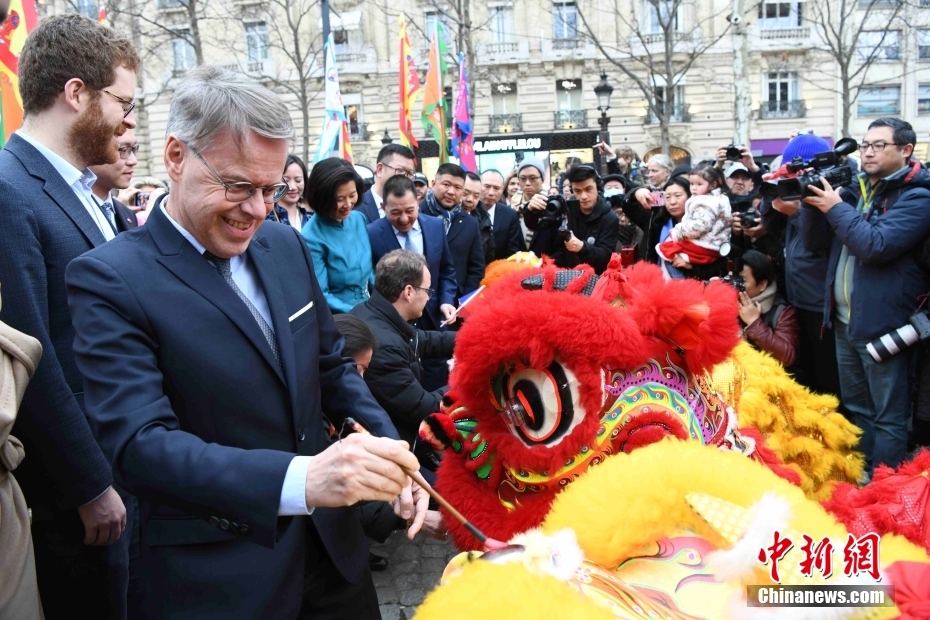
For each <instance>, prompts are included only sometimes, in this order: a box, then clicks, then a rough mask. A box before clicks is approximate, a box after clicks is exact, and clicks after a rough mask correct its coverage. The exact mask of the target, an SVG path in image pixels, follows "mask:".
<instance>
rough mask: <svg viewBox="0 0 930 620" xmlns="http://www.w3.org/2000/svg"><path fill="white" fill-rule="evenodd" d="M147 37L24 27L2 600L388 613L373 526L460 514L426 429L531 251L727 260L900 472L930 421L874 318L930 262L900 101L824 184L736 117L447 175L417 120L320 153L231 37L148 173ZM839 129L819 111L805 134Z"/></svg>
mask: <svg viewBox="0 0 930 620" xmlns="http://www.w3.org/2000/svg"><path fill="white" fill-rule="evenodd" d="M87 50H93V53H92V54H88V53H87ZM139 65H140V59H139V57H138V55H137V53H136V51H135V50H134V48H133V46H132V44H131V43H130V41H129V40H128V39H127V38H126V37H124V36H122V35H120V34H118V33H116V32H114V31H113V30H111V29H109V28H106V27H105V26H102V25H100V24H98V23H96V22H94V21H93V20H90V19H87V18H83V17H80V16H77V15H74V14H70V15H63V16H59V17H53V18H49V19H47V20H44V21H43V22H42V23H41V24H40V25H39V26H38V27H37V28H36V30H35V31H34V32H33V33H32V34H31V35H30V37H29V38H28V39H27V41H26V44H25V46H24V48H23V51H22V54H21V56H20V60H19V67H20V69H19V71H20V75H19V79H20V84H19V86H20V90H21V93H22V97H23V108H24V112H25V116H24V123H23V126H22V128H21V129H19V130H18V131H16V132H15V133H14V134H13V136H12V137H11V138H10V140H9V142H8V143H7V145H6V147H5V148H4V149H3V151H2V152H0V284H2V286H3V288H2V293H3V304H2V306H0V320H2V322H3V323H5V324H6V325H8V326H9V328H12V329H14V330H17V331H18V332H22V333H23V334H26V337H27V338H28V340H27V341H26V342H27V344H24V345H21V346H20V347H19V349H18V350H30V351H33V352H34V353H33V355H32V358H29V359H33V362H32V366H33V370H32V373H34V376H32V379H31V382H30V383H29V385H28V387H25V388H24V389H23V390H21V391H20V392H19V394H20V397H21V398H22V403H21V406H20V408H19V413H18V418H16V423H15V425H14V426H13V427H12V434H13V435H15V437H16V440H15V443H12V442H14V440H13V439H12V437H11V438H10V439H7V437H6V435H7V434H8V433H9V431H10V428H9V424H7V425H6V426H5V427H3V428H0V431H2V432H3V433H4V434H2V435H0V437H2V438H3V440H4V444H3V445H7V444H9V445H13V446H14V448H15V451H16V454H18V455H19V456H18V459H19V460H21V461H22V463H21V464H19V463H16V464H14V465H9V464H8V462H7V460H4V461H3V463H4V469H0V472H3V473H4V474H8V473H9V472H10V471H12V470H13V469H14V468H15V480H16V482H18V485H19V486H17V487H15V488H14V487H13V486H11V485H9V484H7V485H6V486H0V499H2V497H4V496H5V495H4V494H9V495H10V496H11V497H15V498H18V499H17V500H16V501H17V502H18V503H15V502H14V505H15V506H17V507H18V508H17V509H18V510H19V513H18V516H19V522H20V525H21V530H22V531H21V532H20V534H21V535H20V536H19V537H18V538H16V540H17V541H18V543H17V544H19V545H20V546H19V547H18V548H17V549H13V550H12V552H11V554H10V555H7V556H5V557H11V558H16V562H15V563H12V564H8V565H6V566H5V567H4V568H3V569H0V576H6V575H12V576H15V579H16V580H15V581H14V582H15V583H16V584H19V585H18V586H17V588H16V589H15V593H14V594H15V595H13V596H6V595H4V596H6V598H5V599H4V598H3V596H0V612H3V611H4V605H7V606H9V605H15V606H17V608H19V609H20V610H22V609H25V610H26V611H27V613H25V614H21V616H20V617H24V618H32V617H39V616H38V614H39V613H40V605H39V597H41V608H43V609H44V614H45V616H46V617H49V618H61V617H66V616H67V615H69V614H71V613H73V610H75V609H81V610H82V611H86V612H87V613H90V614H91V615H93V616H94V617H101V618H103V617H107V618H111V617H112V618H125V617H132V618H136V617H139V618H147V617H152V618H156V617H157V618H161V617H198V618H200V617H224V618H227V617H228V618H238V617H241V618H249V617H256V616H259V615H261V614H262V612H263V610H266V609H267V608H268V606H269V605H272V604H273V606H274V609H275V610H276V611H275V615H276V616H277V617H294V618H296V617H300V618H317V617H327V618H330V617H332V618H337V617H338V618H376V617H379V612H378V604H377V596H376V594H375V592H374V587H373V582H372V579H371V576H370V571H372V570H379V569H382V568H384V567H385V566H386V563H387V559H386V558H380V557H378V556H375V555H372V554H370V553H369V552H368V551H367V547H366V545H365V544H364V542H363V536H364V535H367V536H368V537H370V538H373V539H375V540H384V539H385V538H386V537H387V536H388V535H389V534H390V533H391V532H392V531H396V530H398V529H404V528H406V529H407V530H408V533H409V535H410V536H411V537H412V536H413V535H415V534H416V533H417V532H418V531H420V530H422V531H424V532H426V533H427V534H429V535H432V536H435V537H437V538H443V537H445V536H446V531H445V527H444V524H443V522H442V518H441V517H440V515H439V513H438V512H437V511H436V510H435V508H436V507H435V506H431V505H430V503H429V499H428V497H427V496H426V494H425V493H424V491H423V489H421V488H419V487H418V486H417V485H416V484H415V483H412V482H411V480H410V477H409V475H408V474H409V473H410V472H412V471H416V470H419V471H420V472H421V473H422V474H423V475H424V477H425V478H426V479H427V480H432V472H433V471H435V469H436V467H437V466H438V463H439V461H438V456H437V454H436V453H434V452H433V451H432V450H431V449H430V448H429V447H428V446H427V445H425V444H423V443H422V442H420V441H418V439H417V431H418V428H419V425H420V422H421V421H422V420H423V419H424V418H425V417H426V416H428V415H429V414H431V413H434V412H436V411H437V410H438V409H439V407H440V403H441V401H442V398H443V395H444V394H445V393H446V391H447V390H448V380H449V379H448V377H449V362H450V360H451V359H452V356H453V352H454V346H455V339H456V334H457V330H458V328H459V326H460V325H461V323H462V321H463V319H462V317H461V316H460V315H459V309H460V307H461V306H462V304H463V303H464V300H465V299H466V298H467V296H468V295H470V294H471V293H473V292H474V291H476V290H477V289H478V288H479V287H480V283H481V281H482V279H483V278H484V275H485V271H486V268H487V266H488V265H489V264H490V263H491V262H493V261H495V260H500V259H506V258H508V257H510V256H513V255H514V254H517V253H519V252H524V251H530V252H533V253H534V254H536V255H537V256H539V257H548V258H549V259H551V260H552V261H554V262H555V264H556V265H558V266H561V267H567V268H573V267H578V266H580V265H588V266H590V267H591V268H593V270H594V271H595V272H596V273H602V272H603V271H604V270H605V269H607V266H608V263H609V262H610V261H611V260H612V259H613V258H614V256H616V255H618V254H619V255H620V256H621V257H622V261H623V262H624V264H625V265H629V264H632V263H634V262H636V261H648V262H652V263H655V264H657V265H659V266H661V268H662V269H663V273H664V274H665V277H667V278H670V279H678V278H691V279H698V280H701V281H710V280H713V279H715V278H719V279H723V280H724V281H726V282H729V283H730V284H732V285H733V286H734V287H735V288H736V289H737V290H736V294H737V297H738V308H739V310H738V314H739V317H738V318H739V323H740V326H741V327H742V330H743V335H744V337H745V339H746V341H747V342H749V343H750V344H752V345H753V346H754V347H756V348H758V349H760V350H763V351H766V352H768V353H769V354H771V355H772V356H773V357H774V358H775V359H777V360H778V361H779V362H780V363H781V364H782V365H784V367H785V368H787V369H788V370H789V371H790V372H792V374H793V375H794V376H795V377H796V378H797V380H798V381H800V382H801V383H803V384H804V385H807V386H809V387H810V388H811V389H813V390H816V391H819V392H824V393H829V394H835V395H837V396H838V397H839V399H840V402H841V404H842V407H843V410H844V412H845V413H847V414H848V415H849V416H851V418H852V420H853V421H854V422H855V423H856V424H857V425H858V426H859V427H860V428H862V429H863V436H862V441H861V449H862V451H863V452H864V454H865V456H866V459H867V462H868V464H869V468H870V469H869V471H872V470H873V469H874V468H875V467H876V466H878V465H880V464H884V465H889V466H897V465H898V464H899V463H901V462H902V461H903V460H904V459H905V458H906V455H907V453H908V451H909V450H910V449H911V447H912V445H913V444H914V443H915V442H917V443H922V444H924V445H926V444H927V443H930V442H928V436H930V433H928V427H930V407H926V408H924V407H921V406H919V403H923V402H930V378H928V377H930V364H927V360H926V359H925V357H926V356H925V355H924V353H923V351H922V349H921V348H920V347H913V348H909V349H906V347H903V346H901V347H893V346H892V347H890V348H889V347H888V346H887V344H886V346H885V347H884V348H883V349H882V350H883V351H884V353H885V354H886V355H885V356H884V357H883V358H882V359H881V361H879V360H878V359H877V358H876V356H875V354H873V353H872V351H874V347H871V348H870V344H871V343H873V342H874V341H876V340H879V339H882V337H884V336H886V334H891V333H893V332H895V331H896V330H898V329H899V328H901V327H903V326H906V325H907V324H908V323H909V321H911V320H912V319H911V317H912V315H914V314H915V313H919V312H922V308H923V305H924V302H925V300H926V298H927V295H928V293H930V245H928V238H930V217H928V214H930V173H928V172H927V169H926V168H925V167H924V166H923V165H922V164H921V163H920V162H919V161H917V160H915V159H914V158H913V156H912V154H913V149H914V145H915V143H916V135H915V133H914V131H913V129H912V128H911V126H910V125H909V124H908V123H907V122H905V121H903V120H901V119H896V118H882V119H877V120H875V121H874V122H873V123H872V124H871V125H870V127H869V129H868V132H867V133H866V135H865V137H864V139H863V141H862V142H861V143H860V144H859V154H860V160H859V161H858V162H856V161H854V160H852V159H850V160H848V161H846V162H844V165H856V166H858V167H860V168H861V171H862V172H861V174H859V175H858V176H853V177H852V182H851V183H850V184H849V185H848V186H845V187H837V188H834V187H832V186H831V185H830V183H829V182H828V181H826V180H824V181H822V182H821V184H820V185H817V184H812V185H811V186H810V188H809V190H808V193H807V194H805V195H804V196H803V200H783V199H781V198H776V197H772V193H771V192H763V191H762V188H763V187H764V186H766V184H767V183H768V182H769V178H768V177H766V176H765V175H766V170H765V169H764V168H763V166H761V165H760V164H759V163H758V162H757V161H756V160H755V159H754V157H753V156H752V153H751V152H750V150H749V149H748V148H747V147H746V146H740V147H736V150H737V151H738V155H737V154H734V153H733V152H732V151H733V146H732V145H730V147H729V148H728V147H727V146H721V147H720V149H719V150H718V152H717V154H716V157H715V159H714V160H711V161H705V162H699V163H697V164H695V165H694V166H693V167H691V166H690V165H687V164H678V165H676V163H675V162H674V161H673V160H672V159H671V158H670V157H669V156H668V155H665V154H655V155H653V156H652V157H650V158H649V159H648V161H646V162H643V161H640V159H639V157H638V156H637V154H636V153H634V152H633V151H632V150H630V149H629V148H626V147H624V148H619V149H613V148H612V147H611V146H610V145H609V144H603V143H602V144H598V145H596V146H595V151H596V152H597V153H599V155H600V158H602V159H603V160H606V167H607V171H608V174H606V175H603V176H602V175H601V174H600V173H599V171H598V169H597V168H596V167H595V165H594V164H592V163H584V162H582V161H571V162H568V165H567V169H566V170H565V171H564V173H563V174H561V175H559V176H558V178H557V179H556V180H555V182H553V183H552V184H551V186H550V187H548V188H547V187H545V182H546V179H547V178H549V173H550V170H549V169H548V166H547V164H545V163H544V162H543V161H542V160H540V159H538V158H536V157H524V158H522V159H521V160H520V162H519V163H518V165H517V166H516V167H515V168H514V169H513V170H506V171H505V170H493V169H488V170H481V171H476V172H468V171H466V170H465V169H463V168H462V167H460V166H459V165H457V164H453V163H444V164H442V165H440V166H439V167H438V169H437V170H436V172H435V175H434V178H433V179H428V178H427V177H426V176H425V175H424V174H423V173H422V172H419V171H418V169H417V165H418V162H417V160H416V157H415V155H414V153H413V152H412V151H411V150H410V149H408V148H406V147H404V146H402V145H398V144H389V145H386V146H384V147H383V148H382V149H381V151H380V152H379V153H378V155H377V162H376V165H375V168H374V171H373V172H374V175H373V178H372V179H371V181H370V183H366V182H365V181H363V179H362V178H361V177H360V176H359V174H358V173H357V171H356V170H355V168H354V167H353V166H352V165H351V164H349V163H347V162H345V161H343V160H341V159H338V158H329V159H324V160H322V161H319V162H317V163H316V164H314V165H313V166H312V167H308V166H307V165H306V164H305V163H304V162H303V161H302V160H301V158H299V157H298V156H296V155H294V154H289V152H288V145H289V141H290V140H291V139H292V138H293V126H292V123H291V119H290V115H289V112H288V110H287V107H286V106H285V104H284V103H283V102H282V101H281V99H280V98H279V97H277V96H276V95H275V94H274V93H272V92H270V91H268V90H267V89H265V88H264V87H262V86H260V85H257V84H255V83H253V82H252V81H250V80H249V79H248V78H246V77H245V76H243V75H241V74H236V73H232V72H229V71H227V70H224V69H221V68H217V67H199V68H197V69H195V70H192V71H191V72H190V73H189V74H188V75H187V76H186V77H185V78H184V79H183V80H182V81H181V83H180V84H179V85H178V88H177V90H176V91H175V93H174V95H173V98H172V102H171V108H170V112H169V124H168V130H167V139H166V143H165V148H164V162H165V166H166V169H167V176H168V177H169V178H170V183H164V182H162V181H160V180H158V179H155V178H143V179H134V178H133V173H134V168H135V167H136V165H137V163H138V161H137V154H138V151H139V145H138V143H137V142H136V139H135V136H134V131H133V130H134V128H135V124H136V122H135V116H134V114H133V110H134V108H135V106H136V103H135V101H134V93H135V88H136V82H135V76H136V72H137V71H138V69H139ZM827 151H830V145H829V143H828V142H827V141H826V140H824V139H823V138H822V137H818V136H815V135H813V134H810V133H806V132H802V133H800V134H798V135H797V136H796V137H794V138H793V139H792V140H791V141H790V142H789V143H788V145H787V147H786V149H785V151H784V153H783V154H782V157H781V160H782V162H784V163H793V164H797V167H798V169H799V170H803V169H804V168H805V166H806V165H807V164H808V163H809V162H810V161H811V160H812V159H813V158H814V156H815V155H817V154H818V153H823V152H827ZM769 175H770V176H771V173H769ZM776 176H777V175H776ZM169 185H170V191H169ZM465 320H467V319H465ZM2 326H3V324H2V323H0V327H2ZM32 339H34V341H33V340H32ZM8 341H9V339H8V337H7V336H6V335H5V332H2V331H0V345H2V344H4V343H6V342H8ZM32 342H35V344H34V346H33V345H32V344H30V343H32ZM40 346H41V350H42V358H41V361H40V362H38V363H36V362H35V359H34V358H35V355H36V353H35V352H37V351H38V349H39V347H40ZM892 349H893V351H894V352H895V353H896V354H892V352H890V351H891V350H892ZM899 349H906V350H899ZM23 360H25V361H23ZM20 362H21V363H22V364H25V366H26V367H29V363H27V362H28V359H27V357H26V356H21V360H20ZM3 376H4V375H0V380H2V378H3ZM19 384H20V385H21V386H24V385H25V383H24V382H23V380H22V378H20V380H19ZM0 387H2V386H0ZM3 419H5V418H0V421H2V420H3ZM359 428H361V429H363V432H354V433H347V429H350V430H351V429H355V430H358V429H359ZM909 441H910V444H909ZM11 449H12V448H11ZM23 455H25V458H23ZM17 465H19V466H18V467H17ZM10 479H11V478H10V477H9V476H7V477H6V478H5V479H4V480H10ZM4 480H0V482H4ZM20 487H21V492H20V491H19V488H20ZM17 494H19V495H17ZM0 505H2V506H6V505H7V504H0ZM25 506H28V509H29V510H30V511H31V514H30V515H29V516H28V517H27V516H25V515H26V513H25V512H24V511H25ZM3 510H7V509H6V508H5V507H4V508H3ZM3 518H4V521H3V523H9V521H8V520H7V514H6V513H5V514H4V515H3ZM4 540H9V538H4V537H0V543H2V542H3V541H4ZM23 545H25V546H23ZM3 551H4V552H6V551H10V550H8V549H5V550H3ZM14 552H15V553H14ZM32 558H34V560H33V559H32ZM3 571H6V572H5V573H4V572H3ZM30 574H31V575H33V576H32V578H31V581H30V578H29V575H30ZM12 578H13V577H11V579H12ZM11 583H13V582H11ZM30 584H31V585H30ZM3 592H4V591H3V590H2V589H0V595H2V594H3ZM30 600H31V603H30V602H29V601H30ZM24 601H25V602H24ZM7 608H9V607H7ZM30 610H33V611H35V612H36V613H35V614H32V613H30ZM0 615H3V614H2V613H0Z"/></svg>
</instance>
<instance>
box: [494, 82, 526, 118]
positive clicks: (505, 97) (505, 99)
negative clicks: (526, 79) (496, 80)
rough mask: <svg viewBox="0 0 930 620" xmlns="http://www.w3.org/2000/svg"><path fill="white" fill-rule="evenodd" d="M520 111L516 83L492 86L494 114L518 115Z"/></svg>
mask: <svg viewBox="0 0 930 620" xmlns="http://www.w3.org/2000/svg"><path fill="white" fill-rule="evenodd" d="M519 111H520V110H518V109H517V84H516V83H515V82H510V83H507V84H491V113H492V114H516V113H518V112H519Z"/></svg>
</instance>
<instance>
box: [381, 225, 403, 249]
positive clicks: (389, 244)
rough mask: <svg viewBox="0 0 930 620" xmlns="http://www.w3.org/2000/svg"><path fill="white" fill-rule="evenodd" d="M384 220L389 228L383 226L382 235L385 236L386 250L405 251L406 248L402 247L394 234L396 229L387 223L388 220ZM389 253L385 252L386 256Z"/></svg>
mask: <svg viewBox="0 0 930 620" xmlns="http://www.w3.org/2000/svg"><path fill="white" fill-rule="evenodd" d="M382 219H383V220H384V223H385V224H387V226H382V229H381V231H382V232H381V234H382V235H383V236H384V246H385V247H386V248H391V249H389V250H388V252H390V251H391V250H403V249H404V248H403V247H401V245H400V241H398V239H397V235H395V234H394V227H393V226H391V224H390V223H389V222H388V221H387V218H382ZM388 252H385V254H387V253H388Z"/></svg>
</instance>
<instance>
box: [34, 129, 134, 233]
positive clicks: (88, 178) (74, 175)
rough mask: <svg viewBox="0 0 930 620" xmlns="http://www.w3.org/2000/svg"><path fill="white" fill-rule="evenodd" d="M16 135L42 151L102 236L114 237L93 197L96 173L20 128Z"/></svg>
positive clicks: (113, 231) (111, 228)
mask: <svg viewBox="0 0 930 620" xmlns="http://www.w3.org/2000/svg"><path fill="white" fill-rule="evenodd" d="M16 135H17V136H19V137H20V138H22V139H23V140H25V141H26V142H28V143H29V144H31V145H32V146H34V147H35V149H36V150H37V151H39V152H40V153H42V156H43V157H45V159H47V160H48V163H50V164H52V167H53V168H54V169H55V170H56V171H57V172H58V174H60V175H61V178H62V179H64V180H65V183H67V185H68V187H70V188H71V191H73V192H74V195H75V196H77V199H78V200H80V201H81V204H82V205H84V208H85V209H87V213H89V214H90V217H91V219H93V220H94V223H95V224H96V225H97V228H99V229H100V233H101V234H102V235H103V238H104V239H106V240H107V241H109V240H110V239H113V238H115V237H116V231H115V230H113V227H112V226H111V225H110V224H109V223H108V222H107V217H106V216H105V215H104V214H103V211H101V210H100V207H99V206H97V205H98V203H97V201H96V200H95V199H94V193H93V192H92V191H91V188H92V187H93V186H94V183H96V182H97V175H95V174H94V173H93V172H91V171H90V168H85V169H84V171H83V172H81V171H80V170H78V169H77V168H75V167H74V166H73V165H71V163H70V162H68V161H67V160H66V159H65V158H64V157H62V156H61V155H59V154H58V153H55V152H54V151H52V150H50V149H49V148H48V147H46V146H45V145H43V144H41V143H40V142H37V141H36V140H35V138H31V137H29V136H28V135H26V134H25V133H23V131H22V130H21V129H20V130H18V131H17V132H16Z"/></svg>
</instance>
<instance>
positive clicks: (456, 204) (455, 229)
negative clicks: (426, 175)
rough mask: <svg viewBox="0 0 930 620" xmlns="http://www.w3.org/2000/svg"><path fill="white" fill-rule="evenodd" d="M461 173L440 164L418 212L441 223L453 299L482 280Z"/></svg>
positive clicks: (459, 169)
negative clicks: (451, 274) (450, 267)
mask: <svg viewBox="0 0 930 620" xmlns="http://www.w3.org/2000/svg"><path fill="white" fill-rule="evenodd" d="M465 178H466V177H465V170H463V169H462V167H461V166H459V165H458V164H442V165H441V166H439V168H438V169H437V170H436V178H435V179H433V187H432V189H430V191H429V192H428V193H427V194H426V198H424V199H423V202H421V203H420V210H421V211H422V212H423V213H425V214H426V215H432V216H434V217H438V218H440V219H441V220H442V223H443V227H444V228H445V232H446V241H447V242H448V244H449V251H450V252H451V253H452V262H453V263H454V264H455V279H456V282H457V284H458V287H457V293H456V294H457V296H458V297H462V296H463V295H465V294H467V293H471V292H472V291H474V290H476V289H477V288H478V287H479V286H480V284H481V278H483V277H484V251H483V249H482V247H481V231H480V229H479V228H478V220H476V219H475V218H473V217H471V216H469V215H468V213H466V212H465V210H464V209H463V208H462V191H463V190H464V188H465Z"/></svg>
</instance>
